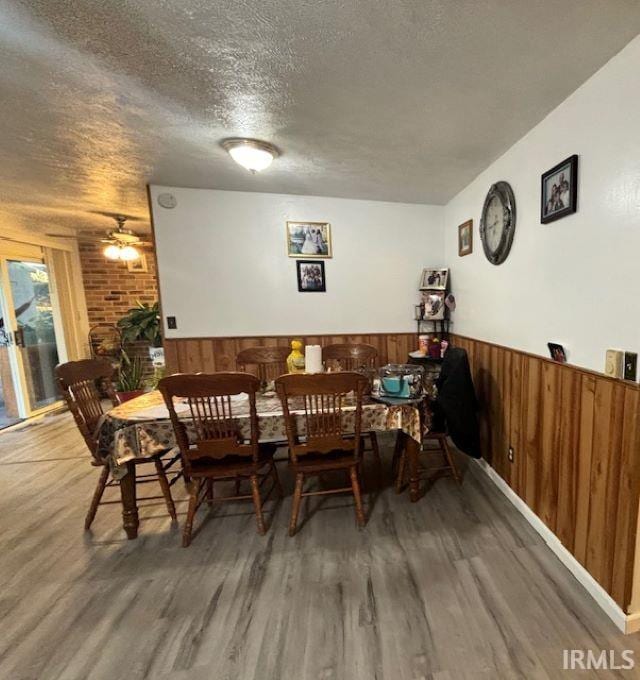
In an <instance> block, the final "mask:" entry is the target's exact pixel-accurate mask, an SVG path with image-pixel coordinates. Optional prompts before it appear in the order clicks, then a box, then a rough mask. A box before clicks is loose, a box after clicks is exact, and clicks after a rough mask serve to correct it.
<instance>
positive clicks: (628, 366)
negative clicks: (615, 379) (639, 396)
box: [624, 352, 638, 382]
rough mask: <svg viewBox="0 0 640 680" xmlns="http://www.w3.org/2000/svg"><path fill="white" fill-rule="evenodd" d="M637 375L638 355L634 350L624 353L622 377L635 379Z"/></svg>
mask: <svg viewBox="0 0 640 680" xmlns="http://www.w3.org/2000/svg"><path fill="white" fill-rule="evenodd" d="M637 375H638V355H637V354H636V352H625V353H624V379H625V380H633V382H635V381H636V378H637Z"/></svg>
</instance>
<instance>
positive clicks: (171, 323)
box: [167, 316, 178, 331]
mask: <svg viewBox="0 0 640 680" xmlns="http://www.w3.org/2000/svg"><path fill="white" fill-rule="evenodd" d="M177 327H178V323H177V322H176V317H175V316H168V317H167V328H168V329H170V330H172V331H174V330H175V329H176V328H177Z"/></svg>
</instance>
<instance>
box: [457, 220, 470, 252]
mask: <svg viewBox="0 0 640 680" xmlns="http://www.w3.org/2000/svg"><path fill="white" fill-rule="evenodd" d="M472 252H473V220H467V221H466V222H464V223H463V224H461V225H460V226H459V227H458V255H459V256H460V257H463V256H464V255H470V254H471V253H472Z"/></svg>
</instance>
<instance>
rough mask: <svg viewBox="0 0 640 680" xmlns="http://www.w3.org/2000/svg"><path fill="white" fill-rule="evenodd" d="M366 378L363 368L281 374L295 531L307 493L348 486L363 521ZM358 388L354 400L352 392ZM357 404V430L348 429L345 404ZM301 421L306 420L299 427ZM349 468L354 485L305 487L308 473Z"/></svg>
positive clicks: (361, 523) (291, 529)
mask: <svg viewBox="0 0 640 680" xmlns="http://www.w3.org/2000/svg"><path fill="white" fill-rule="evenodd" d="M366 385H367V379H366V378H365V377H364V376H362V375H360V374H359V373H352V372H340V373H320V374H312V375H309V374H289V375H283V376H280V377H279V378H278V379H277V380H276V391H277V393H278V396H279V397H280V400H281V401H282V408H283V412H284V418H285V426H286V430H287V439H288V442H289V455H290V461H289V464H290V466H291V469H292V471H293V473H294V475H295V480H296V485H295V491H294V495H293V504H292V508H291V519H290V522H289V535H290V536H293V535H294V534H295V533H296V528H297V523H298V513H299V511H300V503H301V500H302V498H303V497H306V496H319V495H325V494H333V493H340V492H345V491H349V492H351V493H352V494H353V497H354V501H355V509H356V520H357V523H358V525H359V526H364V524H365V516H364V510H363V508H362V496H361V492H360V480H359V472H360V457H361V456H360V452H361V448H362V437H361V436H360V435H361V427H362V404H363V395H364V391H365V388H366ZM349 393H353V403H352V404H349V403H347V398H346V397H347V395H348V394H349ZM349 406H354V407H355V410H354V428H353V432H352V433H351V432H345V431H344V415H345V408H347V407H349ZM297 423H304V432H298V429H297ZM334 471H335V472H338V471H343V472H347V473H348V475H349V480H350V485H349V486H346V487H340V488H336V489H326V490H318V491H307V492H305V491H304V482H305V478H307V477H310V476H311V477H314V476H316V477H317V476H320V475H323V474H325V473H328V472H334Z"/></svg>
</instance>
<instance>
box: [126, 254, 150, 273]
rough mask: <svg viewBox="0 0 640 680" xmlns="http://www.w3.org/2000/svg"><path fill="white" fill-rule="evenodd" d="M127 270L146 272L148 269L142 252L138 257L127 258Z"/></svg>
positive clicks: (145, 257)
mask: <svg viewBox="0 0 640 680" xmlns="http://www.w3.org/2000/svg"><path fill="white" fill-rule="evenodd" d="M127 270H128V271H130V272H139V273H140V274H146V273H147V272H148V271H149V269H148V267H147V256H146V255H145V254H144V253H140V257H139V258H137V259H135V260H129V261H128V262H127Z"/></svg>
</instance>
